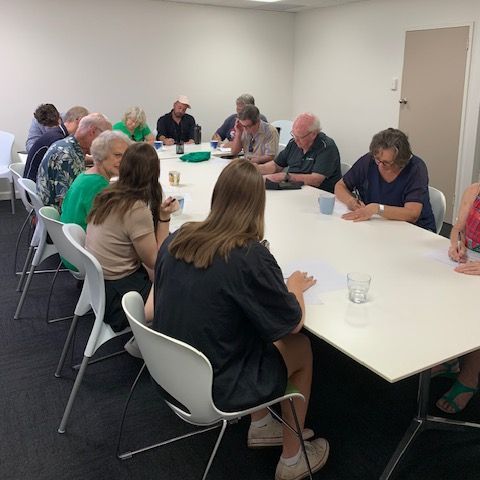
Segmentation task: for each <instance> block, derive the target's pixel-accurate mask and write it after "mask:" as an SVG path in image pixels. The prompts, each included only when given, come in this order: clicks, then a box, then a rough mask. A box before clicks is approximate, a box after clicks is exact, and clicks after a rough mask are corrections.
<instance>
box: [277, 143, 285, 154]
mask: <svg viewBox="0 0 480 480" xmlns="http://www.w3.org/2000/svg"><path fill="white" fill-rule="evenodd" d="M285 147H286V145H285V144H284V143H279V144H278V151H277V155H278V154H279V153H280V152H283V151H284V150H285Z"/></svg>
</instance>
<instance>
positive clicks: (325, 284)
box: [282, 260, 347, 305]
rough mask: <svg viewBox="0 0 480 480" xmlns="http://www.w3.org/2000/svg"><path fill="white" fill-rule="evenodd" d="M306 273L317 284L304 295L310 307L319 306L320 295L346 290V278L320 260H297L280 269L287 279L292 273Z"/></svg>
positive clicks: (320, 302) (320, 301)
mask: <svg viewBox="0 0 480 480" xmlns="http://www.w3.org/2000/svg"><path fill="white" fill-rule="evenodd" d="M296 270H299V271H300V272H307V273H308V274H309V275H313V277H314V278H315V279H316V280H317V283H316V284H315V285H314V286H313V287H310V288H309V289H308V290H307V291H306V292H305V294H304V298H305V303H306V304H310V305H321V304H322V303H323V302H322V299H321V294H322V293H324V292H330V291H332V290H342V289H345V288H347V280H346V276H345V275H344V274H342V273H339V272H337V270H335V269H334V268H333V267H332V266H331V265H330V264H329V263H327V262H322V261H321V260H299V261H296V262H292V263H289V264H288V265H286V266H285V268H283V269H282V271H283V276H284V277H285V278H288V277H289V276H290V275H291V274H292V273H293V272H295V271H296Z"/></svg>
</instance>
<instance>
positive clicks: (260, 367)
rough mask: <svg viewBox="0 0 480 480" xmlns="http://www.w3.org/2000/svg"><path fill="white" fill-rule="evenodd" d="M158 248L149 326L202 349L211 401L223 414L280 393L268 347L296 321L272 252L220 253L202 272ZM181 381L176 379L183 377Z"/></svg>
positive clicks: (279, 367) (273, 352) (277, 365)
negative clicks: (207, 362) (210, 371)
mask: <svg viewBox="0 0 480 480" xmlns="http://www.w3.org/2000/svg"><path fill="white" fill-rule="evenodd" d="M173 237H174V235H171V236H170V237H169V238H168V239H167V240H165V241H164V242H163V244H162V247H161V248H160V251H159V254H158V258H157V263H156V266H155V316H154V321H153V328H154V329H155V330H157V331H159V332H162V333H164V334H166V335H168V336H171V337H173V338H176V339H178V340H181V341H184V342H186V343H188V344H189V345H191V346H193V347H195V348H197V349H198V350H200V351H201V352H202V353H203V354H204V355H205V356H206V357H207V358H208V359H209V360H210V362H211V364H212V367H213V375H214V382H213V398H214V402H215V404H216V405H217V407H218V408H220V409H222V410H225V411H234V410H237V409H243V408H248V407H251V406H254V405H256V404H259V403H261V402H264V401H267V400H269V399H272V398H275V397H276V396H280V395H283V394H284V392H285V388H286V382H287V370H286V367H285V364H284V362H283V358H282V356H281V354H280V353H279V351H278V350H277V348H276V347H275V346H274V345H273V342H274V341H276V340H278V339H280V338H282V337H284V336H286V335H287V334H289V333H290V332H291V331H292V330H293V329H294V328H295V327H296V325H297V324H298V322H299V321H300V318H301V309H300V305H299V304H298V302H297V299H296V298H295V296H294V295H293V294H292V293H289V292H288V290H287V288H286V285H285V282H284V280H283V275H282V271H281V270H280V267H279V266H278V264H277V262H276V261H275V259H274V258H273V256H272V255H271V254H270V252H269V251H268V250H267V249H266V248H265V247H264V246H263V245H261V244H260V243H258V242H252V243H250V244H249V245H248V246H246V247H243V248H236V249H234V250H233V251H232V252H231V253H230V255H229V258H228V261H227V262H225V261H224V260H223V259H222V258H221V257H219V256H218V255H217V256H216V257H215V258H214V261H213V264H212V265H211V266H210V267H209V268H207V269H198V268H195V267H194V266H193V264H187V263H185V262H183V261H180V260H176V259H175V258H174V257H173V256H172V255H170V253H169V252H168V245H169V244H170V242H171V241H172V239H173ZM180 381H181V379H180Z"/></svg>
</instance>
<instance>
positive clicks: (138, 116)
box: [122, 107, 147, 126]
mask: <svg viewBox="0 0 480 480" xmlns="http://www.w3.org/2000/svg"><path fill="white" fill-rule="evenodd" d="M128 118H131V119H132V120H135V124H136V125H137V126H143V125H146V124H147V116H146V115H145V112H144V111H143V110H142V109H141V108H140V107H130V108H129V109H128V110H127V111H126V112H125V113H124V114H123V118H122V120H123V123H127V119H128Z"/></svg>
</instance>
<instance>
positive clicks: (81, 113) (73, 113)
mask: <svg viewBox="0 0 480 480" xmlns="http://www.w3.org/2000/svg"><path fill="white" fill-rule="evenodd" d="M87 115H88V110H87V109H86V108H85V107H80V106H75V107H72V108H69V109H68V110H67V113H65V115H64V116H63V121H64V122H75V121H77V120H80V119H82V118H83V117H86V116H87Z"/></svg>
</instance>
